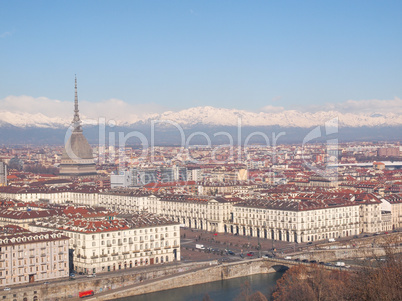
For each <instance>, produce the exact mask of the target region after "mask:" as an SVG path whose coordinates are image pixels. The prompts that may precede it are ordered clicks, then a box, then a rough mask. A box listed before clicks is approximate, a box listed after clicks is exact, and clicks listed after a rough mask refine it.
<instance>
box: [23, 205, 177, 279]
mask: <svg viewBox="0 0 402 301" xmlns="http://www.w3.org/2000/svg"><path fill="white" fill-rule="evenodd" d="M30 229H31V230H32V231H44V230H51V229H58V230H61V231H63V233H64V234H65V235H66V236H68V237H69V238H70V247H72V249H73V254H74V255H73V265H74V270H75V271H76V272H82V273H85V274H94V273H103V272H110V271H114V270H121V269H129V268H135V267H139V266H147V265H153V264H162V263H164V262H172V261H175V260H177V261H179V260H180V227H179V223H176V222H173V221H170V220H167V219H165V218H163V217H159V216H156V215H153V214H149V213H136V214H127V215H126V216H125V217H122V216H121V217H119V218H114V219H109V218H107V219H105V218H103V219H83V218H81V219H80V218H68V217H53V218H48V219H46V220H42V221H37V222H35V223H33V224H31V225H30Z"/></svg>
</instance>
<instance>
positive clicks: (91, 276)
mask: <svg viewBox="0 0 402 301" xmlns="http://www.w3.org/2000/svg"><path fill="white" fill-rule="evenodd" d="M94 277H96V274H90V275H88V276H87V278H94Z"/></svg>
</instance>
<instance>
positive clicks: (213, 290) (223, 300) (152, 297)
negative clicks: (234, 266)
mask: <svg viewBox="0 0 402 301" xmlns="http://www.w3.org/2000/svg"><path fill="white" fill-rule="evenodd" d="M282 274H283V273H270V274H258V275H252V276H247V277H240V278H233V279H228V280H222V281H214V282H208V283H204V284H198V285H193V286H187V287H182V288H176V289H171V290H167V291H161V292H156V293H150V294H144V295H139V296H132V297H126V298H121V299H117V300H118V301H159V300H163V301H201V300H202V298H203V297H204V296H205V295H206V294H208V295H209V297H210V298H211V299H212V300H213V301H229V300H234V299H236V297H237V296H239V295H240V294H241V292H242V289H243V288H244V284H245V283H246V282H248V283H249V284H250V287H251V289H252V291H253V292H255V291H260V292H261V293H263V294H264V295H265V296H266V297H267V299H268V297H269V296H270V295H271V292H272V289H273V288H274V287H275V284H276V280H278V279H279V278H280V277H281V276H282Z"/></svg>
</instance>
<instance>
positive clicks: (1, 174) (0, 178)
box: [0, 162, 7, 186]
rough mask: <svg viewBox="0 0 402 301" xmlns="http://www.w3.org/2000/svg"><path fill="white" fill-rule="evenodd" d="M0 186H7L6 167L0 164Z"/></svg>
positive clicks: (4, 164)
mask: <svg viewBox="0 0 402 301" xmlns="http://www.w3.org/2000/svg"><path fill="white" fill-rule="evenodd" d="M0 186H7V165H6V163H4V162H0Z"/></svg>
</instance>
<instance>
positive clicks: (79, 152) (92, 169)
mask: <svg viewBox="0 0 402 301" xmlns="http://www.w3.org/2000/svg"><path fill="white" fill-rule="evenodd" d="M72 127H73V129H72V133H71V136H70V138H69V139H68V141H67V143H66V145H65V147H64V150H63V154H62V157H61V164H60V175H61V176H87V175H96V165H95V161H94V158H93V154H92V148H91V146H90V145H89V143H88V141H87V139H86V138H85V136H84V135H83V133H82V126H81V120H80V116H79V110H78V96H77V78H75V99H74V118H73V121H72Z"/></svg>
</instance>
